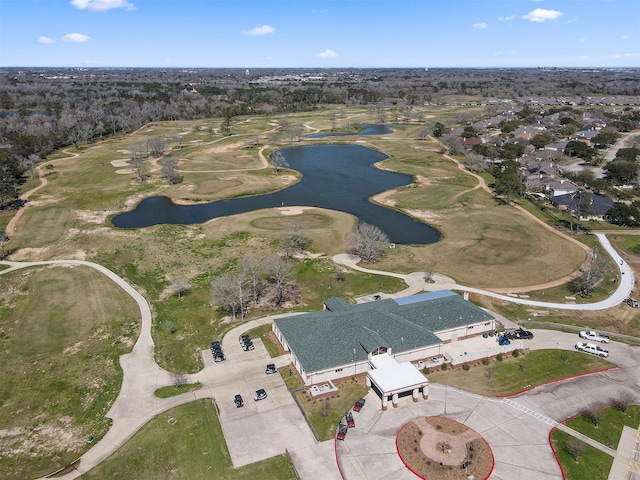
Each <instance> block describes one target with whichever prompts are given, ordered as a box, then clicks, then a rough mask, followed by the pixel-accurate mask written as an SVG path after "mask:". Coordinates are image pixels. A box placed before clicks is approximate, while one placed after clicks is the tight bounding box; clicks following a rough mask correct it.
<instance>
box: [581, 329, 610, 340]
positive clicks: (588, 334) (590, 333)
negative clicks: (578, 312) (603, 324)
mask: <svg viewBox="0 0 640 480" xmlns="http://www.w3.org/2000/svg"><path fill="white" fill-rule="evenodd" d="M580 338H584V339H585V340H591V341H593V342H600V343H609V342H610V341H611V340H610V339H609V337H607V336H606V335H601V334H599V333H598V332H596V331H595V330H581V331H580Z"/></svg>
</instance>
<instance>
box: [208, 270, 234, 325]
mask: <svg viewBox="0 0 640 480" xmlns="http://www.w3.org/2000/svg"><path fill="white" fill-rule="evenodd" d="M211 300H212V302H211V303H213V304H217V305H220V307H221V308H222V309H223V310H224V311H227V312H229V313H231V317H232V318H233V320H234V321H235V320H236V314H237V313H238V311H239V310H240V305H239V303H238V297H237V296H236V287H235V281H234V279H233V275H232V274H230V273H224V274H222V275H220V276H219V277H216V278H215V279H214V280H213V281H212V282H211Z"/></svg>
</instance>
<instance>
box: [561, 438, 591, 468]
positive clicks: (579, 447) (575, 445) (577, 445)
mask: <svg viewBox="0 0 640 480" xmlns="http://www.w3.org/2000/svg"><path fill="white" fill-rule="evenodd" d="M564 450H565V452H567V454H569V456H570V457H571V458H573V459H574V460H575V462H576V463H578V460H579V459H580V457H581V456H582V454H583V453H584V452H586V451H587V444H586V443H584V442H582V441H581V440H578V439H577V438H575V437H571V438H570V439H569V440H567V443H566V444H565V446H564Z"/></svg>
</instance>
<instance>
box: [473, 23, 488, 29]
mask: <svg viewBox="0 0 640 480" xmlns="http://www.w3.org/2000/svg"><path fill="white" fill-rule="evenodd" d="M473 28H477V29H478V30H484V29H485V28H487V24H486V23H474V24H473Z"/></svg>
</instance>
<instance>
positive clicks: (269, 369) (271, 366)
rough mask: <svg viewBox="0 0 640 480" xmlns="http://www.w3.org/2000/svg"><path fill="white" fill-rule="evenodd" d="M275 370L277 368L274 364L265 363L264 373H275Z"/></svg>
mask: <svg viewBox="0 0 640 480" xmlns="http://www.w3.org/2000/svg"><path fill="white" fill-rule="evenodd" d="M277 371H278V369H277V368H276V364H275V363H270V364H269V365H267V369H266V370H265V372H264V373H266V374H267V375H271V374H272V373H276V372H277Z"/></svg>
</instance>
